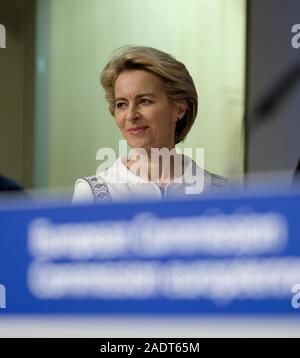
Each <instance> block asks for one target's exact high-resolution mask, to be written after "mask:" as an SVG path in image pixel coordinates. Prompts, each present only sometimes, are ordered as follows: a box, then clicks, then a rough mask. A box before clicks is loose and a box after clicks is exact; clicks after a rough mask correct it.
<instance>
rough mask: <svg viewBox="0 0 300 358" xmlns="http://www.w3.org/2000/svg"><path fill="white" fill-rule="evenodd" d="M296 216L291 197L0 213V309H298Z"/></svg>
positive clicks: (296, 201) (297, 199) (299, 204)
mask: <svg viewBox="0 0 300 358" xmlns="http://www.w3.org/2000/svg"><path fill="white" fill-rule="evenodd" d="M299 214H300V194H299V193H287V194H281V195H279V194H276V195H273V196H271V195H262V194H260V195H256V196H251V195H248V196H246V195H245V196H236V197H222V198H221V197H220V198H217V199H216V198H206V199H203V200H188V201H163V202H135V203H115V204H104V205H76V206H68V205H59V204H57V205H56V206H55V205H53V204H52V205H48V206H47V205H45V204H43V205H42V204H41V205H34V206H31V207H30V206H27V207H26V206H24V205H23V208H20V207H19V208H18V207H17V206H14V205H11V206H10V208H9V209H8V208H7V207H6V209H5V208H0V284H1V285H0V307H1V309H0V315H4V316H5V315H15V314H30V315H32V314H115V313H117V314H146V315H147V314H180V315H181V314H211V315H215V314H231V315H232V314H251V315H252V314H271V315H286V314H289V315H298V314H299V311H300V308H299V307H300V237H299V235H300V220H299Z"/></svg>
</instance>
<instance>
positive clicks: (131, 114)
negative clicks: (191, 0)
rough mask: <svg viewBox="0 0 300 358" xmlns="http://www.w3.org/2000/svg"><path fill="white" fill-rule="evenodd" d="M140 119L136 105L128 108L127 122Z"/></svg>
mask: <svg viewBox="0 0 300 358" xmlns="http://www.w3.org/2000/svg"><path fill="white" fill-rule="evenodd" d="M138 118H139V113H138V111H137V108H136V106H134V105H131V106H128V110H127V112H126V115H125V120H126V121H133V120H135V119H138Z"/></svg>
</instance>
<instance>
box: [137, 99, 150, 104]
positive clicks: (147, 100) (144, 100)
mask: <svg viewBox="0 0 300 358" xmlns="http://www.w3.org/2000/svg"><path fill="white" fill-rule="evenodd" d="M140 103H141V104H150V103H152V102H151V101H150V100H149V99H147V98H141V100H140Z"/></svg>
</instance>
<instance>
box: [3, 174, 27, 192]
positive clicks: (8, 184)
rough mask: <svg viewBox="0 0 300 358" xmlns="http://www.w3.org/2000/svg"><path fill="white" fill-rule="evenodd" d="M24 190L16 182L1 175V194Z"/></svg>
mask: <svg viewBox="0 0 300 358" xmlns="http://www.w3.org/2000/svg"><path fill="white" fill-rule="evenodd" d="M22 190H23V188H22V187H21V186H20V185H19V184H18V183H16V182H15V181H13V180H11V179H9V178H5V177H4V176H2V175H0V192H3V191H4V192H10V191H13V192H15V191H22Z"/></svg>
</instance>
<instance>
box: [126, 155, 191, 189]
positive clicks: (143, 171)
mask: <svg viewBox="0 0 300 358" xmlns="http://www.w3.org/2000/svg"><path fill="white" fill-rule="evenodd" d="M183 162H184V160H183V156H181V155H179V154H177V153H176V150H175V148H172V149H171V150H169V149H168V148H152V149H151V150H148V151H146V150H140V149H137V150H136V149H135V150H132V151H131V152H130V156H129V158H128V160H127V168H128V169H129V170H130V171H132V172H133V173H134V174H135V175H137V176H139V177H141V178H142V179H144V180H148V181H151V182H154V183H156V184H158V185H159V186H164V185H166V184H168V183H170V182H171V181H173V180H174V179H175V178H177V177H181V176H182V175H183V174H184V165H183Z"/></svg>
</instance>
